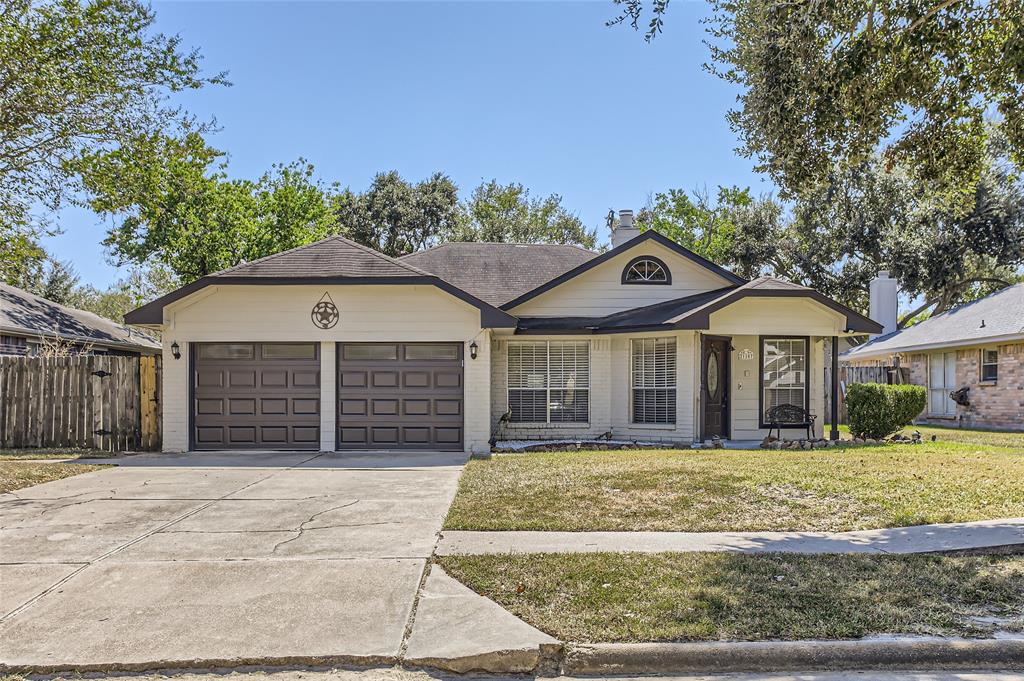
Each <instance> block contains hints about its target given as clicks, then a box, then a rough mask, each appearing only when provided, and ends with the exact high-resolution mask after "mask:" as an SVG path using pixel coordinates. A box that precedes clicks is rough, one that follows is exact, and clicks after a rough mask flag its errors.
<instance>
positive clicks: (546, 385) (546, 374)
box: [505, 339, 593, 427]
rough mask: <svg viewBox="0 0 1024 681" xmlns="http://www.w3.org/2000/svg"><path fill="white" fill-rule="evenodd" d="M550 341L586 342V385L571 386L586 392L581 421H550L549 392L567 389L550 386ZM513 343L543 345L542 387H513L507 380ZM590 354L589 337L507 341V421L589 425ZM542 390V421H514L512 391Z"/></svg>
mask: <svg viewBox="0 0 1024 681" xmlns="http://www.w3.org/2000/svg"><path fill="white" fill-rule="evenodd" d="M552 343H562V344H569V343H574V344H575V343H586V345H587V355H586V356H587V385H586V387H582V388H581V387H579V386H576V387H574V388H572V390H574V391H581V392H584V391H585V392H586V393H587V413H586V418H585V420H583V421H552V420H551V393H552V392H559V391H565V390H568V388H552V387H551V344H552ZM514 345H520V346H522V345H543V346H544V357H545V366H544V387H543V388H513V387H512V386H511V381H510V380H509V378H510V376H511V375H512V367H511V363H512V352H511V349H512V346H514ZM592 354H593V344H592V343H591V342H590V340H589V339H587V340H554V341H552V340H543V341H536V340H534V341H509V342H508V344H507V346H506V348H505V406H506V411H508V412H509V421H508V422H509V423H510V424H515V425H517V426H555V427H559V426H578V425H589V424H590V409H591V406H592V405H591V399H590V398H591V392H590V374H591V366H592V361H591V360H592ZM513 390H518V391H524V392H529V391H536V392H539V391H541V390H543V391H544V394H545V406H544V420H543V421H516V420H513V418H512V416H511V411H512V397H511V395H512V391H513Z"/></svg>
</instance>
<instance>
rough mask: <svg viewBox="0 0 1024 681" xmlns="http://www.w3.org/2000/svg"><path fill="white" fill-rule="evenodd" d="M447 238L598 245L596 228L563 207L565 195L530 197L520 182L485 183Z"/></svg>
mask: <svg viewBox="0 0 1024 681" xmlns="http://www.w3.org/2000/svg"><path fill="white" fill-rule="evenodd" d="M444 238H445V240H447V241H491V242H501V243H528V244H535V243H547V244H576V245H578V246H582V247H584V248H591V249H592V248H595V247H596V246H597V231H596V230H594V229H590V230H588V229H587V228H586V226H585V225H584V224H583V221H582V220H580V218H579V216H577V215H574V214H573V213H571V212H569V211H568V210H567V209H566V208H565V207H564V206H562V197H561V196H559V195H558V194H551V195H549V196H546V197H531V196H530V190H529V189H527V188H526V187H524V186H523V185H522V184H519V183H518V182H511V183H509V184H504V185H503V184H499V183H498V181H497V180H490V181H489V182H484V183H482V184H481V185H480V186H478V187H477V188H476V189H474V190H473V193H472V194H471V195H470V197H469V200H468V201H467V202H466V205H465V210H464V212H463V219H462V220H460V221H459V224H458V225H457V227H456V229H455V230H454V231H453V232H451V233H449V234H446V235H444Z"/></svg>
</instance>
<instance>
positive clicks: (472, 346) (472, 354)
mask: <svg viewBox="0 0 1024 681" xmlns="http://www.w3.org/2000/svg"><path fill="white" fill-rule="evenodd" d="M477 349H478V348H477V345H476V341H473V342H472V343H470V344H469V358H470V359H476V351H477Z"/></svg>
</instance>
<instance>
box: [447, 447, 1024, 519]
mask: <svg viewBox="0 0 1024 681" xmlns="http://www.w3.org/2000/svg"><path fill="white" fill-rule="evenodd" d="M1017 516H1024V450H1014V449H1010V448H1000V447H992V446H985V445H973V444H966V443H953V442H935V443H932V442H927V443H925V444H921V445H890V446H885V447H864V448H857V449H848V450H836V449H825V450H810V451H804V450H799V451H765V450H695V451H690V450H650V451H635V450H631V451H600V452H537V453H531V454H515V455H504V456H498V457H495V458H493V459H491V460H489V461H471V462H470V463H469V464H468V466H467V467H466V469H465V472H464V473H463V475H462V478H461V480H460V481H459V492H458V495H457V497H456V499H455V502H454V504H453V505H452V507H451V510H450V511H449V515H448V518H447V521H446V523H445V527H446V528H447V529H462V530H570V531H584V530H595V531H596V530H627V531H639V530H675V531H693V532H707V531H717V530H735V531H756V530H815V531H844V530H854V529H869V528H881V527H899V526H905V525H919V524H925V523H942V522H965V521H972V520H986V519H994V518H1006V517H1017Z"/></svg>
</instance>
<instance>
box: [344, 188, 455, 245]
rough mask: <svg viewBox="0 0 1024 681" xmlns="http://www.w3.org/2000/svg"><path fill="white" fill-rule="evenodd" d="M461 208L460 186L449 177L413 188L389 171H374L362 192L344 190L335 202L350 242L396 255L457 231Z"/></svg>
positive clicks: (431, 242) (430, 243) (434, 241)
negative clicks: (374, 173) (371, 180)
mask: <svg viewBox="0 0 1024 681" xmlns="http://www.w3.org/2000/svg"><path fill="white" fill-rule="evenodd" d="M459 210H460V209H459V195H458V187H456V186H455V183H454V182H452V181H451V179H450V178H449V177H448V176H447V175H444V174H443V173H434V174H433V175H431V176H430V177H429V178H428V179H426V180H423V181H422V182H417V183H416V184H412V183H410V182H406V181H405V180H404V179H402V177H401V175H399V174H398V172H397V171H394V170H392V171H390V172H387V173H378V174H377V176H376V177H374V178H373V182H372V183H371V184H370V188H369V189H367V190H366V191H365V192H362V193H359V194H356V193H353V192H351V191H348V190H347V191H346V192H345V193H344V194H343V195H342V197H341V198H340V200H339V201H338V221H339V223H340V225H341V226H342V228H343V230H344V231H345V233H346V235H347V236H348V237H349V238H351V239H353V240H355V241H357V242H359V243H361V244H363V245H366V246H369V247H370V248H374V249H376V250H378V251H380V252H381V253H385V254H386V255H391V256H399V255H405V254H406V253H412V252H413V251H418V250H420V249H423V248H426V247H427V246H429V245H432V244H433V243H436V242H437V241H438V240H439V239H440V238H441V237H442V235H443V234H448V233H451V232H453V231H455V229H456V226H457V225H458V221H459Z"/></svg>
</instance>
